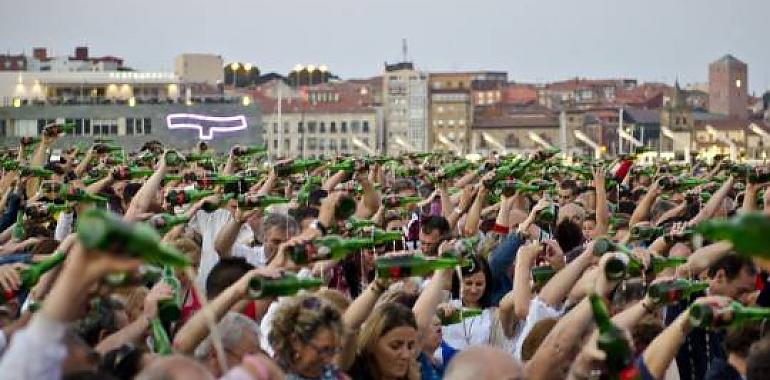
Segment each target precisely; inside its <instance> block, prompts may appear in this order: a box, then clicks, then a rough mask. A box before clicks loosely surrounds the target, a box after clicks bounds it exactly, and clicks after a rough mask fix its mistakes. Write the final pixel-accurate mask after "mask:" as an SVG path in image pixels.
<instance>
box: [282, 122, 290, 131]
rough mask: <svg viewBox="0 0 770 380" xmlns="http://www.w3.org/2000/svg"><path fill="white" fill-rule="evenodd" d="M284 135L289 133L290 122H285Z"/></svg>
mask: <svg viewBox="0 0 770 380" xmlns="http://www.w3.org/2000/svg"><path fill="white" fill-rule="evenodd" d="M283 133H289V122H288V121H284V122H283Z"/></svg>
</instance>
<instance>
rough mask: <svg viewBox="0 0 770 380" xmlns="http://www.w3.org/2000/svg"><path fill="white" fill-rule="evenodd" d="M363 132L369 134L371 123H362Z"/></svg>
mask: <svg viewBox="0 0 770 380" xmlns="http://www.w3.org/2000/svg"><path fill="white" fill-rule="evenodd" d="M361 132H363V133H369V122H368V121H366V120H364V121H362V122H361Z"/></svg>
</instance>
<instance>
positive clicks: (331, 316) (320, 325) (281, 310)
mask: <svg viewBox="0 0 770 380" xmlns="http://www.w3.org/2000/svg"><path fill="white" fill-rule="evenodd" d="M272 327H273V328H272V329H271V330H270V332H269V333H268V336H267V339H268V341H269V342H270V345H271V346H272V347H273V351H274V352H275V357H276V359H277V361H278V364H280V365H281V366H284V367H288V366H290V365H291V364H292V362H293V361H294V349H293V347H292V344H291V342H292V340H293V339H296V340H298V341H300V342H302V343H307V342H310V341H311V340H313V338H314V337H315V336H316V334H318V332H319V331H321V329H324V328H328V329H330V330H332V332H333V333H334V334H336V335H337V336H340V335H342V328H343V326H342V317H341V315H340V312H339V310H338V309H337V307H336V306H334V305H333V304H332V303H331V302H329V301H326V299H324V298H321V297H318V296H314V295H299V296H295V297H292V298H287V299H285V300H283V301H281V304H280V305H279V306H278V309H277V310H276V312H275V316H274V317H273V326H272Z"/></svg>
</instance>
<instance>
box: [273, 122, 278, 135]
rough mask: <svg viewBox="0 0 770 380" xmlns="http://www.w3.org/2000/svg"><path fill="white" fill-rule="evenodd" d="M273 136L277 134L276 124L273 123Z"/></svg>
mask: <svg viewBox="0 0 770 380" xmlns="http://www.w3.org/2000/svg"><path fill="white" fill-rule="evenodd" d="M273 134H274V135H277V134H278V123H273Z"/></svg>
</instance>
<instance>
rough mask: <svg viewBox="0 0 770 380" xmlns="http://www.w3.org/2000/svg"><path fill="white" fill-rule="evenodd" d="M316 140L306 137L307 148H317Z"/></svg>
mask: <svg viewBox="0 0 770 380" xmlns="http://www.w3.org/2000/svg"><path fill="white" fill-rule="evenodd" d="M317 145H318V144H317V140H316V138H315V137H308V138H307V148H308V149H315V148H316V146H317Z"/></svg>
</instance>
